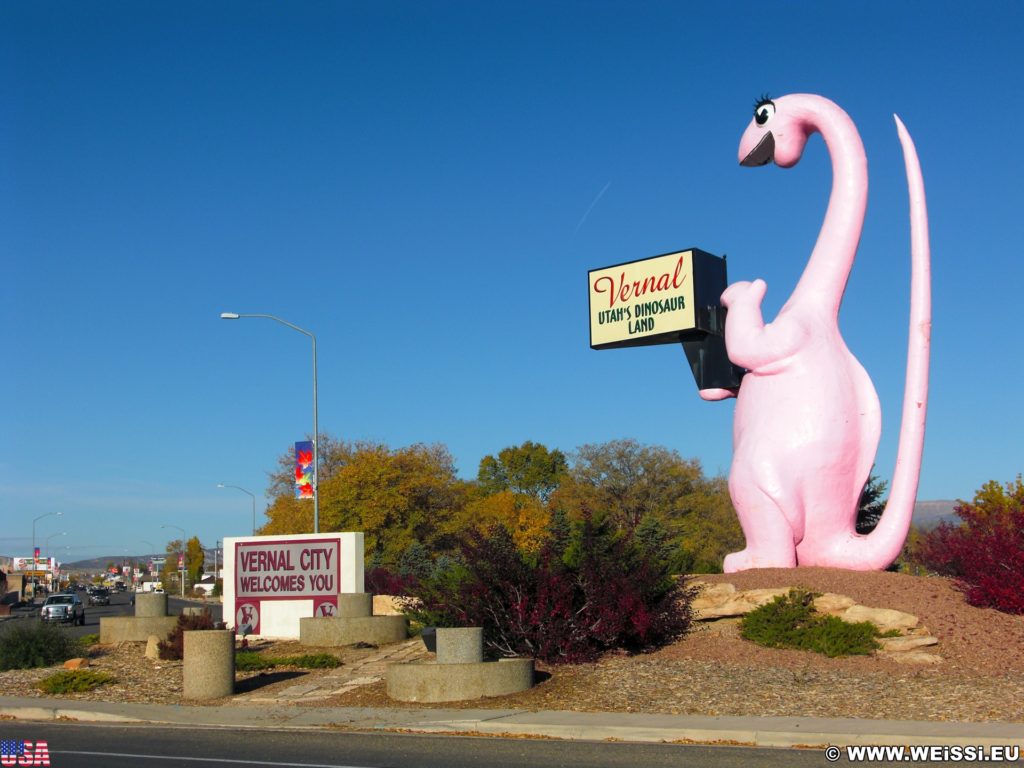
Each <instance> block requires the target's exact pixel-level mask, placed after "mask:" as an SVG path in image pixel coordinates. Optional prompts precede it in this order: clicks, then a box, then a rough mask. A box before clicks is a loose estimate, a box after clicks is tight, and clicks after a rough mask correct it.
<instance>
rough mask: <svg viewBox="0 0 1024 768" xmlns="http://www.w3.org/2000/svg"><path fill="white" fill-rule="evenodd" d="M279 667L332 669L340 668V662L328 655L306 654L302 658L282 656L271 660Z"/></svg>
mask: <svg viewBox="0 0 1024 768" xmlns="http://www.w3.org/2000/svg"><path fill="white" fill-rule="evenodd" d="M273 661H274V662H276V663H277V664H279V665H281V666H291V667H299V668H300V669H334V668H335V667H340V666H341V660H340V659H339V658H338V657H337V656H332V655H331V654H329V653H307V654H303V655H302V656H282V657H281V658H276V659H273Z"/></svg>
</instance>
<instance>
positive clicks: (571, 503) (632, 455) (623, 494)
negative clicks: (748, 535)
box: [551, 439, 743, 573]
mask: <svg viewBox="0 0 1024 768" xmlns="http://www.w3.org/2000/svg"><path fill="white" fill-rule="evenodd" d="M551 507H552V509H553V510H557V509H561V510H562V511H563V512H565V513H566V514H567V515H568V516H569V517H570V518H571V519H576V520H578V519H580V518H581V516H582V515H583V514H585V513H586V512H588V511H589V512H591V513H594V514H597V513H601V514H603V515H607V517H608V519H609V520H610V521H611V522H612V523H613V524H614V525H615V526H616V528H617V529H618V530H619V531H621V532H623V533H631V532H633V531H634V530H636V529H637V527H638V526H640V525H641V524H642V523H643V522H644V521H645V520H646V519H647V518H653V519H654V520H656V521H657V522H658V523H659V524H660V526H661V527H662V528H664V530H665V531H666V532H667V534H668V540H669V541H670V542H672V544H673V546H674V547H675V549H676V555H675V556H674V558H673V561H672V564H673V567H674V568H675V569H676V570H677V572H681V573H682V572H714V571H720V570H721V563H722V559H723V558H724V557H725V555H726V554H727V553H728V552H732V551H735V550H737V549H742V546H743V533H742V530H741V529H740V526H739V522H738V520H737V519H736V513H735V512H734V511H733V507H732V501H731V500H730V498H729V490H728V485H727V483H726V481H725V479H724V478H721V477H711V478H708V477H705V475H704V472H703V470H702V468H701V464H700V461H699V460H697V459H684V458H682V457H681V456H680V455H679V454H678V453H677V452H676V451H673V450H670V449H668V448H664V447H662V446H645V445H641V444H640V443H638V442H637V441H636V440H632V439H627V440H613V441H611V442H608V443H600V444H595V445H584V446H581V447H580V448H579V449H578V450H577V452H576V454H575V456H574V461H573V463H572V466H571V468H570V469H569V472H568V475H567V477H566V478H565V480H563V482H562V483H561V485H560V486H559V488H558V489H557V490H556V491H555V492H554V493H553V494H552V496H551Z"/></svg>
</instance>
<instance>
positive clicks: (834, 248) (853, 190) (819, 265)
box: [786, 97, 868, 318]
mask: <svg viewBox="0 0 1024 768" xmlns="http://www.w3.org/2000/svg"><path fill="white" fill-rule="evenodd" d="M802 123H803V125H804V127H805V130H806V131H807V133H808V134H810V133H813V132H815V131H817V132H820V133H821V135H822V138H824V139H825V144H826V146H827V147H828V151H829V155H830V156H831V158H832V194H831V195H830V196H829V201H828V211H827V212H826V213H825V221H824V223H823V224H822V226H821V232H820V233H819V234H818V242H817V243H816V244H815V246H814V251H813V252H812V253H811V258H810V261H808V263H807V267H806V269H804V273H803V275H802V276H801V278H800V282H799V283H798V284H797V286H796V289H795V290H794V291H793V295H792V296H791V297H790V299H789V301H788V302H787V303H786V307H789V308H794V309H795V308H803V307H808V308H809V307H814V308H816V309H818V310H819V311H824V312H828V313H830V314H831V315H832V316H833V317H836V318H838V315H839V305H840V304H841V303H842V300H843V292H844V291H845V290H846V281H847V278H848V277H849V275H850V269H851V268H852V267H853V259H854V256H856V254H857V244H858V243H859V242H860V233H861V228H862V226H863V224H864V211H865V210H866V207H867V197H868V163H867V158H866V157H865V155H864V145H863V144H862V143H861V140H860V136H859V135H858V134H857V128H856V127H855V126H854V124H853V121H852V120H850V118H849V116H848V115H847V114H846V113H845V112H844V111H843V110H841V109H840V108H839V107H837V106H836V105H835V104H833V103H832V102H830V101H827V100H826V99H821V98H819V97H811V98H810V99H808V100H807V103H806V108H805V114H804V115H803V119H802Z"/></svg>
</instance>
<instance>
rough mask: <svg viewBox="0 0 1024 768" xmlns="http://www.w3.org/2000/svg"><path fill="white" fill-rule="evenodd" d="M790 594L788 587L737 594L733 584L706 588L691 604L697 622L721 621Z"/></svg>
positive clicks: (751, 590) (749, 590) (753, 590)
mask: <svg viewBox="0 0 1024 768" xmlns="http://www.w3.org/2000/svg"><path fill="white" fill-rule="evenodd" d="M788 593H789V589H788V588H787V587H783V588H780V589H748V590H746V591H744V592H737V591H736V587H734V586H733V585H732V584H714V585H710V586H706V587H705V588H704V589H703V590H702V591H701V593H700V594H699V595H698V596H697V597H696V599H694V601H693V603H692V604H691V608H692V610H693V617H694V619H696V620H697V621H705V620H707V619H720V618H724V617H727V616H743V615H744V614H747V613H750V612H751V611H752V610H754V609H755V608H760V607H761V606H762V605H767V604H768V603H770V602H771V601H772V600H774V599H775V598H776V597H779V596H781V595H786V594H788Z"/></svg>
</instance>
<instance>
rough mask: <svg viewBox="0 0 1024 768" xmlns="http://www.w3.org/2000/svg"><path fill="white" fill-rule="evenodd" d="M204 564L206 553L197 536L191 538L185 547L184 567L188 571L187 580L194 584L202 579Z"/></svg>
mask: <svg viewBox="0 0 1024 768" xmlns="http://www.w3.org/2000/svg"><path fill="white" fill-rule="evenodd" d="M205 564H206V553H205V552H203V545H202V544H201V543H200V541H199V537H198V536H193V537H192V538H191V539H189V540H188V544H186V545H185V565H186V567H187V569H188V580H189V582H190V583H191V584H195V583H196V582H197V581H200V580H201V579H202V578H203V566H204V565H205Z"/></svg>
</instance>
